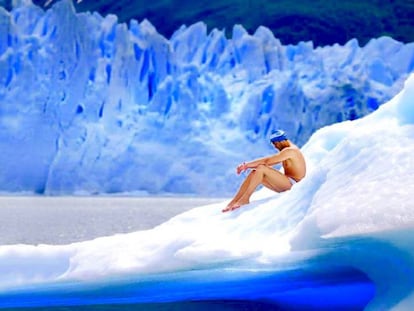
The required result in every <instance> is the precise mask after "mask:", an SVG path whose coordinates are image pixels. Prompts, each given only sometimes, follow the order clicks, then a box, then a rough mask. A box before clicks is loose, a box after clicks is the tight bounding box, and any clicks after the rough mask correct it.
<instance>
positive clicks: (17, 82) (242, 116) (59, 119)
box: [0, 0, 414, 197]
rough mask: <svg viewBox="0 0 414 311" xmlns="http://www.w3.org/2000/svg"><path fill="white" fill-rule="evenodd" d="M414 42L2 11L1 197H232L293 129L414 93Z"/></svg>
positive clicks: (62, 9)
mask: <svg viewBox="0 0 414 311" xmlns="http://www.w3.org/2000/svg"><path fill="white" fill-rule="evenodd" d="M413 69H414V44H412V43H410V44H403V43H400V42H398V41H395V40H393V39H392V38H389V37H381V38H378V39H372V40H371V41H370V42H369V43H368V44H367V45H366V46H364V47H360V46H359V45H358V41H357V40H355V39H354V40H350V41H349V42H348V43H346V44H345V45H344V46H340V45H338V44H335V45H333V46H326V47H323V48H314V47H313V45H312V42H301V43H299V44H297V45H287V46H284V45H282V44H281V42H280V41H279V40H278V39H277V38H275V37H274V36H273V34H272V33H271V31H270V30H269V29H267V28H266V27H259V28H258V29H257V30H256V31H255V33H254V34H249V33H248V32H247V31H246V30H245V29H244V28H243V27H242V26H240V25H235V26H234V28H233V30H232V36H231V38H226V36H225V33H224V31H223V30H218V29H213V30H212V31H211V32H209V33H208V32H207V27H206V25H205V24H204V23H202V22H199V23H196V24H193V25H190V26H185V25H183V26H182V27H181V28H179V29H178V30H177V31H176V32H175V33H174V34H173V35H172V37H171V38H170V39H167V38H165V37H163V36H162V35H160V34H159V33H158V32H157V31H156V29H155V28H154V27H153V26H152V25H151V24H150V22H148V21H147V20H143V21H141V22H140V23H139V22H138V21H136V20H131V21H130V22H129V23H128V24H126V23H119V22H118V20H117V17H116V16H114V15H108V16H106V17H102V16H101V15H99V14H98V13H76V12H75V10H74V7H73V5H72V3H71V1H69V0H63V1H60V2H58V3H56V4H55V5H54V6H53V7H51V8H50V9H48V10H47V11H44V10H42V9H41V8H39V7H37V6H35V5H34V4H32V2H31V1H30V0H25V1H15V2H14V7H13V9H12V10H11V11H10V12H7V11H6V10H4V9H3V8H0V150H1V152H0V191H2V192H14V193H16V192H29V193H38V194H48V195H59V194H109V193H145V194H157V195H159V194H192V195H199V196H213V197H218V196H228V195H230V194H232V192H233V191H234V190H235V189H236V188H237V186H238V184H239V180H238V179H237V176H236V174H234V171H235V167H236V166H237V165H238V164H239V163H240V162H243V161H246V160H250V159H252V158H255V157H258V156H263V155H265V154H268V153H270V152H273V151H272V149H271V146H270V144H269V142H268V137H269V135H270V133H271V132H272V131H273V130H274V129H277V128H283V129H284V130H285V131H286V132H287V134H288V135H289V138H290V139H291V140H292V141H294V142H295V143H296V144H298V145H299V146H302V145H303V144H304V143H305V142H306V141H307V140H308V139H309V137H310V136H311V134H312V133H314V132H315V131H316V130H317V129H319V128H321V127H324V126H326V125H329V124H333V123H337V122H341V121H344V120H353V119H358V118H360V117H362V116H364V115H367V114H369V113H371V112H372V111H374V110H376V109H377V108H378V107H379V106H380V105H381V104H383V103H384V102H386V101H387V100H389V99H390V98H392V97H393V96H394V95H395V94H396V93H397V92H398V91H400V90H401V88H402V85H403V81H404V80H405V79H406V77H407V75H408V74H409V73H410V72H412V71H413Z"/></svg>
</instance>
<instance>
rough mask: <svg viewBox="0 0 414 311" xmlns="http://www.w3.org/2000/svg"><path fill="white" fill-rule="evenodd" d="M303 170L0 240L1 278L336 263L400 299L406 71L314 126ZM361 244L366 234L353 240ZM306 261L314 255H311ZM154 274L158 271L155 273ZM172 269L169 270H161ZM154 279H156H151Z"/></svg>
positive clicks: (404, 292)
mask: <svg viewBox="0 0 414 311" xmlns="http://www.w3.org/2000/svg"><path fill="white" fill-rule="evenodd" d="M302 150H303V152H304V154H305V157H306V160H307V163H308V166H309V173H308V175H307V176H306V178H305V179H304V180H303V181H301V182H300V183H298V184H296V185H295V186H294V187H293V188H292V190H290V191H289V192H285V193H281V194H275V193H273V192H270V191H267V190H265V189H264V190H261V191H258V192H256V193H255V197H254V200H253V202H252V203H251V204H250V205H248V206H245V207H243V208H241V209H239V210H237V211H235V212H232V213H222V212H221V209H222V208H223V206H225V204H226V203H227V202H223V203H219V204H213V205H208V206H202V207H199V208H195V209H193V210H190V211H188V212H185V213H183V214H181V215H178V216H176V217H174V218H172V219H170V220H169V221H167V222H165V223H163V224H161V225H160V226H158V227H155V228H154V229H151V230H147V231H140V232H135V233H130V234H120V235H116V236H112V237H104V238H98V239H95V240H92V241H86V242H81V243H74V244H70V245H63V246H52V245H37V246H34V245H12V246H1V247H0V274H1V275H2V277H1V279H0V288H1V289H2V292H3V293H7V291H9V290H10V289H13V288H15V289H24V288H27V287H28V286H37V287H41V286H45V285H48V286H51V285H53V284H65V282H71V283H72V284H73V283H75V284H84V283H88V282H98V283H102V284H105V283H106V282H109V281H110V280H111V279H114V278H122V277H125V278H127V277H128V278H135V279H140V278H148V277H149V278H151V276H152V277H154V278H161V280H162V279H163V275H166V276H164V278H165V279H167V278H168V274H164V273H168V272H179V271H197V270H206V271H208V272H209V275H211V277H213V276H214V275H215V276H219V275H220V273H222V272H221V271H225V270H226V269H237V268H240V269H242V268H244V269H246V267H247V268H248V269H253V270H254V269H255V267H261V268H262V269H263V268H266V267H267V268H268V269H277V270H281V271H283V270H288V269H291V268H292V266H293V265H297V266H301V265H312V262H315V261H316V259H317V258H318V256H320V255H321V254H324V255H325V256H328V257H329V258H330V261H327V262H326V263H313V264H314V265H316V267H315V268H316V269H323V267H324V265H325V264H327V263H329V262H330V263H331V264H332V263H335V264H338V263H342V264H346V265H348V266H350V267H353V268H355V269H357V270H359V271H362V272H363V273H364V274H366V275H367V276H368V277H369V278H370V279H371V280H372V281H373V282H374V284H375V289H376V296H375V298H374V299H373V300H372V301H371V302H370V304H369V305H368V306H367V310H390V309H393V308H394V310H409V309H410V307H411V306H412V301H413V298H412V297H413V295H414V294H413V293H414V283H413V282H412V276H413V275H414V247H413V245H414V243H413V241H414V234H413V232H414V230H413V229H414V201H413V200H412V194H413V193H414V177H413V176H414V175H413V172H414V157H413V156H412V154H413V152H414V75H411V76H410V77H409V79H408V80H407V81H406V83H405V87H404V89H403V90H402V91H401V92H400V93H399V94H398V95H397V96H395V97H394V98H393V99H392V100H390V101H389V102H388V103H386V104H384V105H382V106H381V107H380V108H379V109H378V110H377V111H375V112H373V113H372V114H370V115H369V116H366V117H364V118H362V119H359V120H355V121H346V122H342V123H338V124H335V125H331V126H327V127H324V128H322V129H320V130H318V131H317V132H316V133H315V134H314V135H312V137H311V138H310V140H309V141H308V143H306V144H305V145H304V146H303V148H302ZM364 243H365V244H364ZM316 262H317V261H316ZM160 276H161V277H160ZM170 277H171V276H170ZM158 280H159V279H158Z"/></svg>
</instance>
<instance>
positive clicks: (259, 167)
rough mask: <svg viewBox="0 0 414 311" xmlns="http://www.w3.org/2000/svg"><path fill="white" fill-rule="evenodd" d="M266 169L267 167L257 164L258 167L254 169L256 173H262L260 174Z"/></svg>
mask: <svg viewBox="0 0 414 311" xmlns="http://www.w3.org/2000/svg"><path fill="white" fill-rule="evenodd" d="M267 168H268V167H267V166H266V165H264V164H259V165H258V166H257V167H256V171H257V172H259V173H262V172H264V171H265V170H266V169H267Z"/></svg>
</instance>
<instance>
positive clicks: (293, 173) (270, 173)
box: [223, 140, 306, 212]
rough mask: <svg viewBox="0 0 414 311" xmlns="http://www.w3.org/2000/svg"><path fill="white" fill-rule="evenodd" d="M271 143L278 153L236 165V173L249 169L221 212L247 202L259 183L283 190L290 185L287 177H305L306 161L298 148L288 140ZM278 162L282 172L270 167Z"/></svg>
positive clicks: (299, 178)
mask: <svg viewBox="0 0 414 311" xmlns="http://www.w3.org/2000/svg"><path fill="white" fill-rule="evenodd" d="M273 145H274V147H275V148H276V149H278V150H279V151H280V152H279V153H277V154H274V155H270V156H267V157H264V158H260V159H256V160H253V161H250V162H247V163H242V164H240V165H239V166H238V167H237V169H236V172H237V174H240V173H242V172H244V171H246V170H248V169H251V171H250V173H249V175H248V176H247V177H246V179H245V180H244V181H243V183H242V185H241V186H240V188H239V190H238V192H237V193H236V195H235V196H234V198H233V199H232V200H231V201H230V203H229V204H228V205H227V207H226V208H225V209H224V210H223V212H228V211H232V210H235V209H237V208H239V207H240V206H242V205H246V204H249V203H250V197H251V195H252V194H253V192H254V191H255V190H256V188H257V186H259V185H260V184H262V185H263V186H265V187H267V188H269V189H271V190H273V191H275V192H283V191H287V190H290V189H291V187H292V184H291V183H290V181H289V179H288V177H290V178H293V179H294V180H295V181H296V182H299V181H300V180H302V179H303V178H304V177H305V175H306V162H305V158H304V156H303V154H302V152H301V151H300V149H299V148H298V147H297V146H296V145H294V144H293V143H292V142H291V141H289V140H285V141H281V142H276V143H273ZM278 163H282V165H283V169H284V174H283V173H282V172H280V171H278V170H276V169H274V168H273V167H272V166H273V165H275V164H278Z"/></svg>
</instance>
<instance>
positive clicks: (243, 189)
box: [223, 171, 255, 212]
mask: <svg viewBox="0 0 414 311" xmlns="http://www.w3.org/2000/svg"><path fill="white" fill-rule="evenodd" d="M254 173H255V171H251V172H250V173H249V175H248V176H247V177H246V179H245V180H244V181H243V183H242V184H241V186H240V188H239V191H237V193H236V195H235V196H234V198H233V200H231V201H230V203H229V204H227V208H225V209H224V210H223V212H227V211H228V210H230V209H228V208H229V207H231V206H232V205H233V204H234V203H235V202H237V201H238V200H239V199H240V198H241V197H242V196H243V194H244V193H245V192H246V190H247V188H248V187H249V184H250V181H251V179H252V177H253V175H254Z"/></svg>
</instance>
